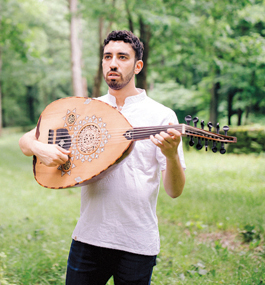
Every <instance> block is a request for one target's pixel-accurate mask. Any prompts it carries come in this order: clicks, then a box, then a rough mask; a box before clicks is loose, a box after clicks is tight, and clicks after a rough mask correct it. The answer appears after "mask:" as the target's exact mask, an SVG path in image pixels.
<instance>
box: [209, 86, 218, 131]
mask: <svg viewBox="0 0 265 285" xmlns="http://www.w3.org/2000/svg"><path fill="white" fill-rule="evenodd" d="M219 89H220V83H219V82H217V83H213V86H212V88H211V101H210V121H211V122H212V124H213V125H214V126H216V124H217V119H218V90H219Z"/></svg>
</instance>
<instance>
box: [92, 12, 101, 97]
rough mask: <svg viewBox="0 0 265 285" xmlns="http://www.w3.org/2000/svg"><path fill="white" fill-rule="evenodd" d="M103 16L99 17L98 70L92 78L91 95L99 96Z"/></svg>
mask: <svg viewBox="0 0 265 285" xmlns="http://www.w3.org/2000/svg"><path fill="white" fill-rule="evenodd" d="M102 35H103V18H102V17H100V18H99V61H98V71H97V73H96V76H95V78H94V86H93V92H92V97H99V96H100V95H101V94H100V86H101V82H102V57H103V43H102V42H103V36H102Z"/></svg>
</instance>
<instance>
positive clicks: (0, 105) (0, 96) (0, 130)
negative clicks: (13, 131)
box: [0, 47, 3, 137]
mask: <svg viewBox="0 0 265 285" xmlns="http://www.w3.org/2000/svg"><path fill="white" fill-rule="evenodd" d="M1 74H2V50H1V47H0V137H1V136H2V127H3V123H2V88H1V87H2V85H1V84H2V81H1V78H2V76H1Z"/></svg>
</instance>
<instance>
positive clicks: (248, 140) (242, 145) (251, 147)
mask: <svg viewBox="0 0 265 285" xmlns="http://www.w3.org/2000/svg"><path fill="white" fill-rule="evenodd" d="M229 135H231V136H235V137H237V143H236V144H230V145H229V146H228V148H227V151H228V152H230V153H237V154H239V153H246V154H248V153H265V129H264V127H261V126H260V127H258V126H257V127H255V126H244V127H238V128H233V129H231V130H230V131H229Z"/></svg>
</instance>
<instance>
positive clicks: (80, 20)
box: [0, 0, 265, 127]
mask: <svg viewBox="0 0 265 285" xmlns="http://www.w3.org/2000/svg"><path fill="white" fill-rule="evenodd" d="M76 2H77V1H76V0H71V1H69V2H68V1H66V0H57V1H52V0H1V2H0V95H1V97H0V102H1V104H0V110H1V111H2V112H1V118H0V123H1V124H0V125H1V126H3V127H13V126H29V125H30V126H34V125H35V124H36V122H37V120H38V117H39V115H40V113H41V112H42V110H43V109H44V108H45V106H46V105H47V104H49V103H50V102H52V101H54V100H56V99H59V98H62V97H66V96H72V95H75V94H76V93H75V92H74V91H73V84H72V78H74V76H75V72H76V71H73V72H72V73H71V50H72V61H73V60H74V57H76V58H77V60H80V62H81V63H80V65H81V68H82V75H81V77H82V86H83V95H85V96H90V97H98V96H100V95H102V94H104V93H106V91H107V86H106V85H105V83H103V82H102V71H101V52H102V42H103V39H104V38H105V37H106V35H107V34H108V32H110V31H112V30H116V29H127V30H131V31H133V32H134V33H135V34H136V35H137V36H139V37H140V39H141V41H142V42H143V43H144V44H145V53H144V62H145V66H144V70H143V71H142V72H141V73H140V75H139V76H138V79H137V86H138V87H141V88H145V89H146V90H147V92H148V95H149V96H150V97H152V98H154V99H155V100H157V101H159V102H161V103H163V104H165V105H167V106H169V107H170V108H172V109H173V110H175V111H176V112H177V114H178V117H179V120H180V121H181V122H183V121H184V117H185V115H187V114H191V115H197V116H199V118H203V119H204V120H208V119H209V120H211V121H212V122H213V124H216V122H217V121H220V122H221V123H223V124H229V125H234V126H236V125H251V124H252V125H253V124H259V125H264V122H265V119H264V118H265V116H264V113H265V96H264V95H265V38H264V36H265V17H264V15H265V1H261V0H240V1H239V0H234V1H231V0H223V1H218V0H211V1H208V0H200V1H194V0H188V1H187V0H185V1H184V0H178V1H173V0H147V1H140V0H132V1H128V0H101V1H91V0H79V3H76ZM71 4H72V5H74V4H77V10H76V11H74V12H72V13H70V7H71ZM72 11H73V10H72ZM73 19H75V20H76V22H75V24H74V25H76V26H72V25H71V23H72V22H71V20H73ZM75 33H77V34H75ZM76 35H78V37H77V36H76ZM75 45H77V46H78V48H80V51H81V52H80V53H77V52H74V50H73V47H74V46H75ZM71 47H72V49H71Z"/></svg>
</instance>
